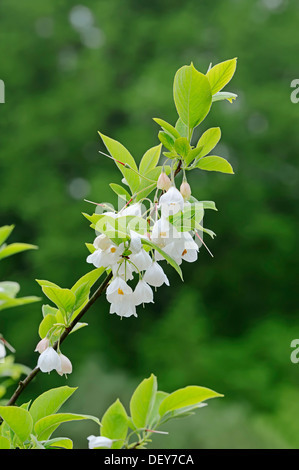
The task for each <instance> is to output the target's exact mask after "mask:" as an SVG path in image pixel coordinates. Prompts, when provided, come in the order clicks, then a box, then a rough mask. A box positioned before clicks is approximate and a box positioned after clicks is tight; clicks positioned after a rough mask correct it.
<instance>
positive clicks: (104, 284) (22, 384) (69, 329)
mask: <svg viewBox="0 0 299 470" xmlns="http://www.w3.org/2000/svg"><path fill="white" fill-rule="evenodd" d="M111 277H112V273H109V274H108V275H107V277H106V278H105V279H104V281H103V282H102V284H101V285H100V286H99V287H98V289H97V290H96V291H95V293H94V294H93V295H92V297H91V298H90V299H89V301H88V302H87V304H86V305H85V306H84V307H83V308H82V310H81V311H80V313H79V314H78V315H77V316H76V318H75V319H74V320H73V321H72V322H71V323H70V325H69V326H68V327H67V328H65V330H64V332H63V333H62V335H61V336H60V338H59V339H58V340H57V341H56V343H55V344H54V346H53V349H55V350H56V349H57V347H58V345H59V344H61V343H62V342H63V341H64V340H65V339H66V338H67V336H68V335H69V334H70V333H71V332H72V330H73V329H74V327H75V326H76V325H77V323H78V322H79V320H80V319H81V318H82V317H83V316H84V315H85V314H86V312H87V311H88V310H89V309H90V307H91V306H92V305H93V304H94V303H95V301H96V300H97V299H98V298H99V297H100V296H101V295H102V293H103V292H104V291H105V289H106V287H107V286H108V284H109V281H110V279H111ZM39 372H40V368H39V367H35V368H34V369H33V370H32V371H31V372H30V373H29V374H28V375H27V377H26V378H25V379H24V380H22V381H20V382H19V385H18V388H17V389H16V391H15V392H14V394H13V395H12V397H11V398H10V400H9V401H8V403H7V406H11V405H14V404H15V403H16V401H17V399H18V398H19V396H20V395H21V393H22V392H23V390H25V388H26V387H27V386H28V385H29V383H30V382H31V381H32V380H33V379H34V377H35V376H36V375H37V374H38V373H39Z"/></svg>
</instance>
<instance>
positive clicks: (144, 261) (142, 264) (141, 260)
mask: <svg viewBox="0 0 299 470" xmlns="http://www.w3.org/2000/svg"><path fill="white" fill-rule="evenodd" d="M130 260H131V261H132V263H133V266H134V265H135V266H136V267H137V269H138V270H139V271H145V270H146V269H147V268H149V267H150V265H151V264H152V258H151V257H150V255H149V254H148V253H147V252H146V251H145V250H140V251H139V252H138V253H136V254H133V255H130Z"/></svg>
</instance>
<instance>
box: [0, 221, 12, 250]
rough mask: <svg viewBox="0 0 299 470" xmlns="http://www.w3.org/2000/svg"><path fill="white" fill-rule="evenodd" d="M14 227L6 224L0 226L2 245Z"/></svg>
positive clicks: (0, 242) (0, 243) (0, 241)
mask: <svg viewBox="0 0 299 470" xmlns="http://www.w3.org/2000/svg"><path fill="white" fill-rule="evenodd" d="M14 228H15V226H14V225H4V226H3V227H0V246H1V245H2V243H4V242H5V240H7V238H8V237H9V235H10V234H11V232H12V231H13V229H14Z"/></svg>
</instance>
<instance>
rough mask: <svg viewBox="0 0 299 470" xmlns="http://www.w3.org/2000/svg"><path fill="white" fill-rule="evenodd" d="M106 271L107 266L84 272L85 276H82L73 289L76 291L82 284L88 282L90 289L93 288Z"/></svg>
mask: <svg viewBox="0 0 299 470" xmlns="http://www.w3.org/2000/svg"><path fill="white" fill-rule="evenodd" d="M104 272H105V268H97V269H93V270H92V271H89V272H88V273H86V274H84V276H82V277H80V279H79V280H78V281H77V282H76V283H75V284H74V285H73V287H72V288H71V291H72V292H73V293H75V292H76V290H77V289H78V288H79V287H80V286H81V285H82V284H86V283H87V284H88V287H89V289H91V288H92V286H93V285H94V283H95V282H97V280H98V279H99V278H100V277H101V275H102V274H103V273H104Z"/></svg>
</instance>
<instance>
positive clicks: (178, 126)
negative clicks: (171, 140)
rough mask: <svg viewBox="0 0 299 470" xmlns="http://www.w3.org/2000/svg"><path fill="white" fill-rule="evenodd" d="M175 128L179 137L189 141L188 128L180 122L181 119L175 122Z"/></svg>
mask: <svg viewBox="0 0 299 470" xmlns="http://www.w3.org/2000/svg"><path fill="white" fill-rule="evenodd" d="M175 128H176V130H177V131H178V133H179V134H180V136H181V137H187V139H189V135H188V134H189V133H188V126H187V125H186V124H185V123H184V122H183V121H182V119H181V118H179V119H178V120H177V122H176V125H175Z"/></svg>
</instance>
